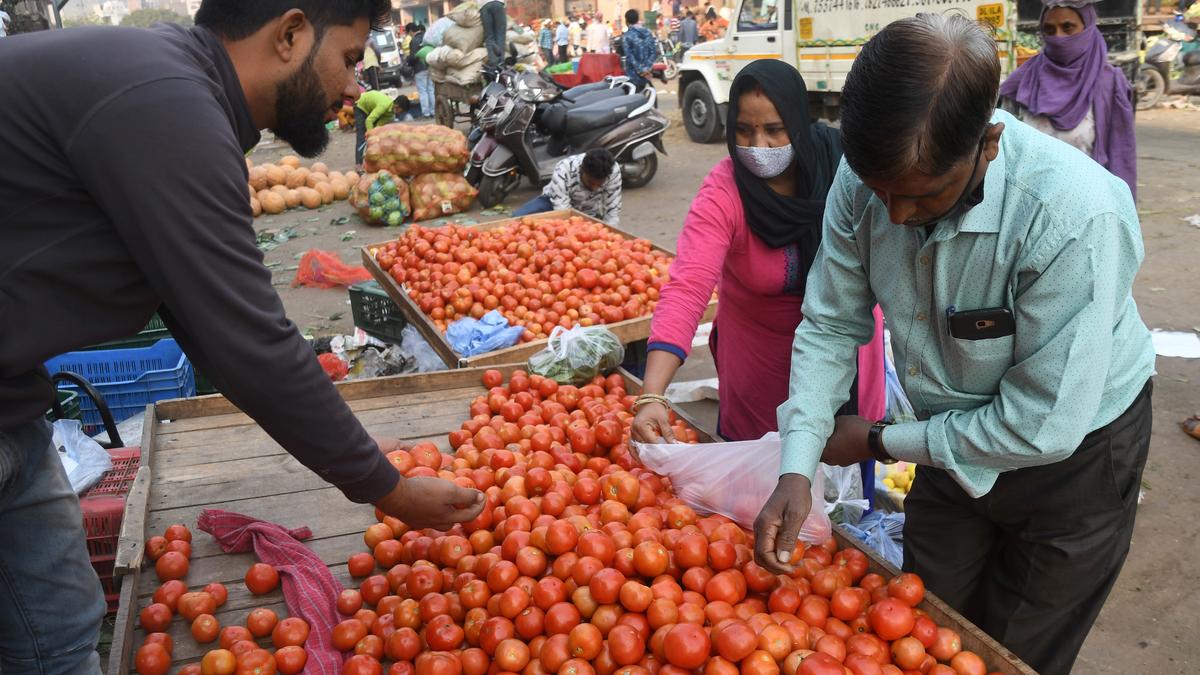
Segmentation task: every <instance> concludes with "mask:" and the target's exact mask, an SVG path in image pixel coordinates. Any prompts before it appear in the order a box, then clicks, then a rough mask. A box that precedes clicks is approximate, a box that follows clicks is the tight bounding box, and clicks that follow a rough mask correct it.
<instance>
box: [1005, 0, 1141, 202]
mask: <svg viewBox="0 0 1200 675" xmlns="http://www.w3.org/2000/svg"><path fill="white" fill-rule="evenodd" d="M1042 3H1043V4H1044V5H1045V7H1043V8H1042V18H1041V26H1042V41H1043V43H1044V46H1043V47H1042V51H1041V52H1040V53H1038V54H1037V55H1036V56H1034V57H1033V58H1031V59H1029V60H1028V61H1026V62H1025V63H1024V64H1023V65H1022V66H1021V67H1020V68H1017V70H1016V71H1015V72H1013V74H1012V75H1010V76H1009V78H1008V79H1007V80H1005V81H1004V84H1002V85H1001V86H1000V107H1001V108H1003V109H1005V110H1007V111H1008V112H1010V113H1012V114H1014V115H1015V116H1016V117H1017V118H1018V119H1020V120H1021V121H1023V122H1025V123H1026V124H1029V125H1030V126H1032V127H1034V128H1035V129H1038V130H1039V131H1042V132H1044V133H1046V134H1049V135H1051V136H1054V137H1055V138H1058V139H1059V140H1062V141H1065V142H1067V143H1069V144H1071V145H1073V146H1075V147H1076V148H1079V149H1080V150H1082V151H1083V152H1085V153H1087V154H1088V155H1089V156H1091V158H1092V159H1094V160H1096V162H1097V163H1099V164H1100V165H1101V166H1103V167H1104V168H1106V169H1108V170H1109V172H1110V173H1112V174H1113V175H1114V176H1116V177H1118V178H1120V179H1121V180H1123V181H1125V183H1126V184H1127V185H1129V190H1130V192H1132V193H1133V195H1134V196H1135V197H1136V196H1137V152H1136V150H1137V143H1136V140H1135V138H1134V133H1133V94H1132V92H1131V89H1130V87H1129V81H1128V80H1127V79H1125V75H1124V74H1123V73H1122V72H1121V71H1120V70H1118V69H1116V68H1114V67H1113V66H1111V65H1109V63H1108V47H1107V46H1106V45H1105V44H1104V36H1103V35H1101V34H1100V29H1099V28H1097V27H1096V8H1095V6H1094V5H1093V4H1091V2H1088V0H1042Z"/></svg>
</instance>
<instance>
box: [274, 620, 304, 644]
mask: <svg viewBox="0 0 1200 675" xmlns="http://www.w3.org/2000/svg"><path fill="white" fill-rule="evenodd" d="M306 640H308V622H307V621H305V620H304V619H301V618H299V617H294V616H292V617H288V618H286V619H284V620H283V621H280V622H279V623H278V624H276V625H275V630H273V631H271V642H272V643H274V645H275V648H276V649H279V648H281V647H288V646H291V645H295V646H297V647H303V646H304V643H305V641H306Z"/></svg>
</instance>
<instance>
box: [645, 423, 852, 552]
mask: <svg viewBox="0 0 1200 675" xmlns="http://www.w3.org/2000/svg"><path fill="white" fill-rule="evenodd" d="M634 446H635V449H636V451H637V455H638V458H639V459H641V461H642V463H643V464H645V465H646V467H647V468H649V469H650V470H652V471H655V472H657V473H660V474H662V475H664V476H667V477H668V478H670V479H671V486H672V487H673V488H674V489H675V493H676V494H677V495H678V496H679V498H680V499H682V500H683V501H684V502H686V503H687V504H688V506H690V507H692V508H693V509H695V510H696V511H698V512H703V513H719V514H721V515H723V516H726V517H728V518H732V519H733V520H734V521H736V522H737V523H738V524H739V525H741V526H742V527H746V528H752V527H754V519H755V518H757V517H758V514H759V512H760V511H762V507H763V505H764V504H766V503H767V499H768V498H769V497H770V496H771V493H772V492H774V490H775V486H776V484H777V483H778V478H779V463H780V458H781V456H782V450H781V446H780V442H779V434H778V433H777V432H771V433H768V434H767V435H765V436H763V437H762V438H760V439H758V440H756V441H735V442H731V443H704V444H703V445H693V444H689V443H637V442H636V441H635V442H634ZM824 494H825V487H824V479H823V478H822V473H821V472H817V475H816V479H815V480H813V482H812V503H813V504H814V505H816V504H820V503H822V500H823V498H824ZM832 531H833V528H832V526H831V525H830V522H829V516H828V515H826V512H825V509H821V508H813V509H812V510H811V511H809V514H808V517H807V518H805V519H804V524H803V525H802V526H801V528H800V539H801V540H803V541H805V542H807V543H810V544H816V543H820V542H822V541H825V540H826V539H828V538H829V537H830V534H831V533H832Z"/></svg>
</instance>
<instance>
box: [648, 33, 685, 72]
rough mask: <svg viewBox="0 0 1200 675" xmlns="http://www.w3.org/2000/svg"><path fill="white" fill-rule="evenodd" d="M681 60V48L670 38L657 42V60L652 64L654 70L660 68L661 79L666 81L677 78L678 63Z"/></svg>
mask: <svg viewBox="0 0 1200 675" xmlns="http://www.w3.org/2000/svg"><path fill="white" fill-rule="evenodd" d="M681 60H683V48H682V46H681V45H679V44H677V43H676V42H675V41H674V40H673V39H672V38H667V39H666V40H659V41H658V60H657V61H655V62H654V69H655V70H658V67H659V66H660V65H661V66H662V71H663V77H665V78H667V79H668V80H673V79H675V78H677V77H679V62H680V61H681Z"/></svg>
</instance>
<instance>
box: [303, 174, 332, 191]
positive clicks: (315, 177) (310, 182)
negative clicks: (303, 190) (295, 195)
mask: <svg viewBox="0 0 1200 675" xmlns="http://www.w3.org/2000/svg"><path fill="white" fill-rule="evenodd" d="M328 182H329V176H326V175H325V174H323V173H318V172H316V171H309V172H308V178H306V179H305V180H304V185H305V186H307V187H310V188H315V187H317V186H318V185H320V184H321V183H328Z"/></svg>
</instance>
